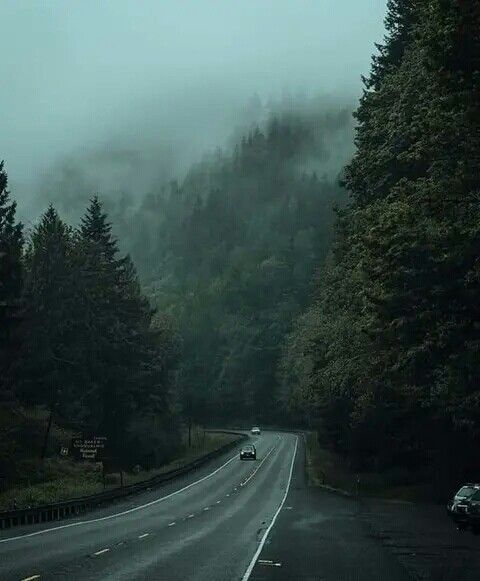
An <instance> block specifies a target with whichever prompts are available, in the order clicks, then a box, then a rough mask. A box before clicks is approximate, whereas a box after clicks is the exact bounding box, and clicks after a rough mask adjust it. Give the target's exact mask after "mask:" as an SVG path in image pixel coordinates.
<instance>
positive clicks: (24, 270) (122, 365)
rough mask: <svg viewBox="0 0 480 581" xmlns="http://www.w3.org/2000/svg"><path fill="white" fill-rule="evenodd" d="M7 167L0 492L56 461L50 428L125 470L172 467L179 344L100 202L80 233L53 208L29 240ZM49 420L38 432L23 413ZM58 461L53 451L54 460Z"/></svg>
mask: <svg viewBox="0 0 480 581" xmlns="http://www.w3.org/2000/svg"><path fill="white" fill-rule="evenodd" d="M15 209H16V206H15V202H13V201H12V200H11V198H10V194H9V192H8V190H7V175H6V172H5V170H4V169H3V165H2V166H0V270H1V275H2V276H1V278H0V281H1V284H0V293H1V294H0V306H1V309H2V310H1V313H0V314H1V326H0V328H1V341H2V342H1V344H0V356H1V360H0V363H1V366H2V367H1V374H0V377H1V390H0V406H1V413H0V419H1V421H0V429H1V431H2V437H1V444H0V471H1V474H2V477H3V479H4V480H3V483H4V484H5V483H6V482H7V483H8V482H9V481H15V480H16V479H18V478H24V477H25V472H24V471H25V469H27V470H30V473H28V474H27V476H28V478H29V480H30V481H32V479H33V480H35V475H34V472H33V471H34V468H33V467H32V466H33V465H32V464H31V463H30V464H29V465H28V467H27V468H26V467H25V464H24V462H23V460H26V461H27V460H29V461H30V462H31V461H32V460H37V461H38V460H39V459H43V458H44V457H45V456H46V454H51V453H52V450H51V449H49V446H48V444H49V430H50V428H51V425H52V422H56V423H57V424H60V425H64V426H68V427H69V428H70V429H73V430H75V431H76V432H77V433H79V434H82V433H83V434H85V435H89V434H97V435H103V436H106V437H107V438H108V450H109V457H110V458H111V460H113V462H114V463H115V464H116V465H117V466H131V465H132V464H133V463H134V462H142V464H143V465H145V466H148V465H158V464H159V463H161V462H164V461H166V460H168V459H169V458H171V457H172V454H174V453H175V446H176V443H177V435H178V422H174V421H173V413H174V412H173V408H172V395H173V394H172V393H171V389H172V386H173V376H172V369H173V365H174V363H175V360H176V358H177V351H178V345H177V341H176V338H175V336H174V335H173V334H172V333H171V332H170V330H169V324H168V323H167V322H166V320H164V318H163V317H160V316H157V315H155V313H154V311H153V310H152V309H151V307H150V305H149V303H148V301H147V300H146V299H145V298H144V296H143V295H142V293H141V289H140V284H139V281H138V278H137V275H136V272H135V268H134V266H133V264H132V261H131V260H130V258H129V257H128V256H120V255H119V253H118V248H117V241H116V239H115V238H114V237H113V236H112V234H111V226H110V224H109V222H108V219H107V216H106V214H105V212H104V211H103V209H102V206H101V203H100V202H99V201H98V199H97V198H96V197H94V198H92V200H91V202H90V204H89V206H88V208H87V210H86V212H85V215H84V217H83V219H82V221H81V224H80V225H79V227H78V228H72V227H70V226H67V225H66V224H65V223H64V222H63V221H62V219H61V218H60V216H59V215H58V213H57V211H56V210H55V208H54V207H53V206H50V207H49V208H48V209H47V210H46V211H45V213H44V215H43V216H42V218H41V220H40V221H39V223H38V224H37V225H36V226H35V228H34V229H33V231H32V232H31V233H29V235H28V236H27V237H26V240H24V237H23V233H22V231H23V228H22V225H21V224H19V223H17V222H16V216H15ZM34 406H41V407H42V408H43V409H45V410H46V411H48V422H47V423H46V424H45V426H44V427H43V428H42V427H41V426H39V425H38V424H36V423H34V422H32V421H28V420H27V419H26V418H25V416H24V413H23V412H22V410H23V409H24V408H33V407H34ZM53 452H54V453H57V450H54V451H53Z"/></svg>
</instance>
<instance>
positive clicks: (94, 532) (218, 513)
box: [0, 432, 408, 581]
mask: <svg viewBox="0 0 480 581" xmlns="http://www.w3.org/2000/svg"><path fill="white" fill-rule="evenodd" d="M252 441H254V442H255V444H256V447H257V461H256V462H248V461H244V462H242V461H240V460H239V458H238V452H237V451H233V452H230V453H229V454H227V455H225V456H223V457H222V458H219V459H217V460H215V461H214V462H212V463H210V464H209V465H208V466H206V467H204V468H202V469H200V470H197V471H195V472H194V473H192V474H190V475H189V476H186V477H183V478H181V479H178V480H176V481H175V482H172V483H170V484H169V485H167V486H164V487H162V488H158V489H155V490H152V491H149V492H147V493H144V494H142V495H138V496H135V497H132V498H130V499H129V500H127V501H123V502H121V503H116V504H115V505H111V506H109V507H108V508H104V509H101V510H97V511H95V512H91V513H89V514H88V515H86V516H84V517H82V518H81V519H71V520H67V521H62V522H61V523H58V522H57V523H51V525H50V526H49V528H47V529H45V528H44V525H37V526H30V527H22V528H15V529H12V530H10V531H3V532H2V533H1V534H0V579H1V580H2V581H7V580H15V581H20V580H22V579H32V581H33V579H40V580H42V581H43V580H54V579H55V580H59V579H68V580H82V581H89V580H129V581H130V580H147V579H148V580H150V579H152V580H165V581H176V580H182V581H183V580H196V581H197V580H198V581H207V580H208V581H232V580H238V581H241V580H243V581H246V579H247V578H248V579H252V580H255V581H260V580H277V579H278V580H291V581H296V580H299V581H301V580H307V579H308V580H314V579H315V580H322V581H343V580H350V579H352V580H353V579H354V580H355V581H364V580H365V581H367V580H368V581H376V580H392V581H405V580H406V579H408V576H407V574H406V572H405V570H404V569H403V568H402V567H401V566H400V565H399V564H398V563H397V561H396V559H395V558H393V557H392V556H391V555H390V553H389V552H388V551H386V550H385V548H384V547H383V546H382V544H381V543H380V542H378V540H376V539H375V538H373V537H372V535H370V534H369V532H368V528H367V527H365V525H364V523H363V522H362V520H361V519H358V518H357V514H358V507H357V504H356V503H355V501H352V500H350V499H345V498H342V497H339V496H335V495H332V494H329V493H326V492H320V491H318V490H313V489H310V488H308V487H307V486H306V483H305V476H304V474H305V456H304V455H305V451H304V443H303V439H302V437H301V436H299V437H297V436H296V435H294V434H287V433H273V432H265V433H263V434H262V435H261V436H259V437H255V438H252ZM289 485H290V486H289ZM287 492H288V493H287ZM274 517H275V519H276V520H275V522H274V525H273V527H271V529H270V530H269V533H268V535H267V536H266V535H265V533H266V531H267V529H269V526H270V524H271V522H272V519H273V518H274ZM12 537H13V538H12ZM255 556H256V557H257V559H256V560H254V559H255ZM36 576H38V577H36Z"/></svg>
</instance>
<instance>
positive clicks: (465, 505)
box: [447, 482, 480, 529]
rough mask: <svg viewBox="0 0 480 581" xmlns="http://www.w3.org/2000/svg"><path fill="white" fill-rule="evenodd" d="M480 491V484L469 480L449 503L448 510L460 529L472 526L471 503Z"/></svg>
mask: <svg viewBox="0 0 480 581" xmlns="http://www.w3.org/2000/svg"><path fill="white" fill-rule="evenodd" d="M478 492H480V484H479V483H475V484H474V483H470V482H468V483H466V484H464V485H463V486H462V487H461V488H460V489H459V490H458V492H457V493H456V494H455V496H454V497H453V498H452V500H450V502H449V503H448V504H447V512H448V514H449V516H450V517H451V518H452V519H453V521H454V522H455V523H456V525H457V527H458V529H466V528H468V527H469V526H470V517H469V505H470V501H471V500H472V498H473V497H474V496H475V494H477V493H478ZM479 516H480V514H479Z"/></svg>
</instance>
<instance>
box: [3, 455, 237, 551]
mask: <svg viewBox="0 0 480 581" xmlns="http://www.w3.org/2000/svg"><path fill="white" fill-rule="evenodd" d="M237 456H238V454H235V456H232V457H231V458H230V459H229V460H227V461H226V462H225V464H222V465H221V466H220V467H219V468H217V469H216V470H214V471H213V472H211V473H210V474H207V475H206V476H204V477H203V478H200V480H195V482H192V483H191V484H188V485H187V486H184V487H183V488H180V490H176V491H175V492H171V493H170V494H167V496H162V497H160V498H157V499H155V500H152V501H151V502H147V503H146V504H141V505H139V506H134V507H133V508H129V509H128V510H124V511H122V512H117V513H115V514H110V515H108V516H102V517H100V518H92V519H89V520H83V521H80V522H74V523H70V524H67V525H61V526H59V527H52V528H51V529H43V530H41V531H35V532H34V533H28V534H26V535H19V536H17V537H10V538H8V539H0V544H1V543H9V542H11V541H19V540H21V539H28V538H30V537H36V536H37V535H44V534H46V533H52V532H54V531H59V530H62V529H68V528H70V527H79V526H81V525H88V524H92V523H97V522H103V521H106V520H111V519H112V518H117V517H118V516H124V515H126V514H130V513H132V512H136V511H137V510H142V509H144V508H148V507H149V506H152V505H154V504H158V503H159V502H163V501H164V500H167V499H168V498H171V497H172V496H175V495H177V494H180V493H181V492H183V491H184V490H187V489H188V488H191V487H192V486H195V485H197V484H200V482H203V481H204V480H207V479H208V478H211V477H212V476H214V475H215V474H217V472H220V470H222V469H223V468H225V466H227V465H228V464H230V462H233V460H236V459H237Z"/></svg>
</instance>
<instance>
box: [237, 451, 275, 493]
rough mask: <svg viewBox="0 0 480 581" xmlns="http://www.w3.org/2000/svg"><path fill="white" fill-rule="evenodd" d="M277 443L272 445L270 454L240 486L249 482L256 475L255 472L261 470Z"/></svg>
mask: <svg viewBox="0 0 480 581" xmlns="http://www.w3.org/2000/svg"><path fill="white" fill-rule="evenodd" d="M275 448H276V445H275V446H272V447H271V448H270V451H269V452H268V454H267V455H266V456H265V458H264V459H263V460H262V461H261V462H260V464H259V465H258V466H257V467H256V468H255V470H254V471H253V472H252V473H251V474H250V476H249V477H248V478H247V479H246V480H244V481H243V482H242V483H241V484H240V486H245V484H247V482H249V481H250V480H251V479H252V478H253V477H254V476H255V474H256V473H257V472H258V471H259V470H260V468H261V467H262V464H263V463H264V462H265V460H266V459H267V458H268V457H269V456H270V454H271V453H272V452H273V451H274V450H275Z"/></svg>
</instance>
